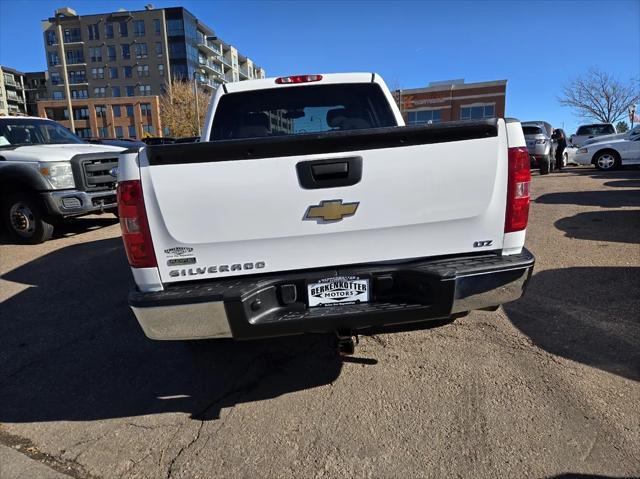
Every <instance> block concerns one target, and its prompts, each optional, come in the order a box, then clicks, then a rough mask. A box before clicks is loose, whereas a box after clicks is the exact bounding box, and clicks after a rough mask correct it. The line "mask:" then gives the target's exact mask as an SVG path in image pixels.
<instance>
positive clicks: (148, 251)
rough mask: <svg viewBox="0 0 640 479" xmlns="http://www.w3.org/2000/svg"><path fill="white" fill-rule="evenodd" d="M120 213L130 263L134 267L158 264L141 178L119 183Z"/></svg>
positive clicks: (123, 237) (149, 266)
mask: <svg viewBox="0 0 640 479" xmlns="http://www.w3.org/2000/svg"><path fill="white" fill-rule="evenodd" d="M118 215H119V216H120V228H121V229H122V240H123V241H124V249H125V251H126V252H127V258H128V259H129V264H130V265H131V266H132V267H134V268H151V267H154V266H157V262H156V255H155V252H154V251H153V243H152V242H151V233H150V232H149V222H148V221H147V212H146V211H145V209H144V198H143V197H142V186H141V185H140V180H128V181H121V182H119V183H118Z"/></svg>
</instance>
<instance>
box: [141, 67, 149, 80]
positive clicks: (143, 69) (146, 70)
mask: <svg viewBox="0 0 640 479" xmlns="http://www.w3.org/2000/svg"><path fill="white" fill-rule="evenodd" d="M148 76H149V65H138V78H142V77H148Z"/></svg>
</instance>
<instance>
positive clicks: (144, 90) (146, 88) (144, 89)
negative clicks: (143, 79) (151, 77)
mask: <svg viewBox="0 0 640 479" xmlns="http://www.w3.org/2000/svg"><path fill="white" fill-rule="evenodd" d="M139 88H140V95H143V96H144V95H151V85H140V86H139Z"/></svg>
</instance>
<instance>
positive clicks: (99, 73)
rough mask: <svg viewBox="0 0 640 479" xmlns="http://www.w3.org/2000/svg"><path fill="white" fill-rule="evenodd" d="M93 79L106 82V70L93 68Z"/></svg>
mask: <svg viewBox="0 0 640 479" xmlns="http://www.w3.org/2000/svg"><path fill="white" fill-rule="evenodd" d="M91 78H93V79H94V80H104V68H102V67H100V68H92V69H91Z"/></svg>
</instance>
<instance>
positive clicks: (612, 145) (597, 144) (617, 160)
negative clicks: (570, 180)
mask: <svg viewBox="0 0 640 479" xmlns="http://www.w3.org/2000/svg"><path fill="white" fill-rule="evenodd" d="M575 161H576V163H578V164H579V165H594V166H595V167H596V168H598V169H599V170H612V169H614V168H618V167H619V166H626V165H638V164H640V126H636V127H635V128H633V129H632V130H630V131H628V132H626V133H624V134H619V135H615V137H613V138H611V137H607V138H604V139H602V140H601V141H592V142H587V143H586V144H585V145H584V146H583V147H582V148H580V149H578V151H577V152H576V155H575Z"/></svg>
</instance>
